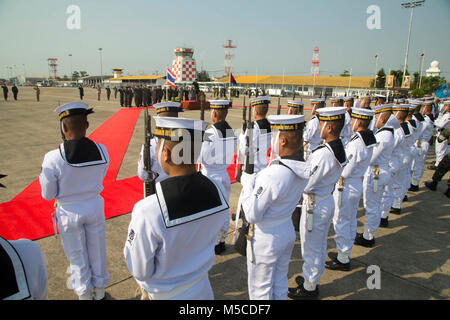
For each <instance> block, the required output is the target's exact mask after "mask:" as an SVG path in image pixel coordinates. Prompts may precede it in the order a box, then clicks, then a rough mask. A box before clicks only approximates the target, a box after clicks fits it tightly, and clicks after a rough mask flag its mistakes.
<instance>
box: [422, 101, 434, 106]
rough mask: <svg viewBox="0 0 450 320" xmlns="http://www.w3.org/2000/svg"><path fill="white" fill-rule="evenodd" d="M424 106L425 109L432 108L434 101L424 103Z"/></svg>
mask: <svg viewBox="0 0 450 320" xmlns="http://www.w3.org/2000/svg"><path fill="white" fill-rule="evenodd" d="M422 106H423V107H432V106H433V101H424V102H422Z"/></svg>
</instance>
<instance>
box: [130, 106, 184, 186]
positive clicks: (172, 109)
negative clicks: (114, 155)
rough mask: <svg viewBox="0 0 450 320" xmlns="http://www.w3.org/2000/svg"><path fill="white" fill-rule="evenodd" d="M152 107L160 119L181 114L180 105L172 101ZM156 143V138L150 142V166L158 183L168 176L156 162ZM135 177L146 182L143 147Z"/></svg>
mask: <svg viewBox="0 0 450 320" xmlns="http://www.w3.org/2000/svg"><path fill="white" fill-rule="evenodd" d="M153 107H155V110H156V114H157V115H158V116H160V117H178V113H179V112H183V108H182V107H181V103H179V102H174V101H170V102H161V103H155V104H154V105H153ZM157 143H158V138H157V137H153V139H151V140H150V164H151V168H152V171H153V172H156V173H157V176H156V179H155V182H160V181H162V180H164V179H167V178H168V177H169V176H168V175H167V174H166V173H165V172H164V171H163V169H161V166H160V165H159V162H158V161H156V144H157ZM137 176H138V177H139V179H141V180H142V181H146V180H147V179H148V172H147V171H145V170H144V145H142V148H141V153H140V154H139V162H138V170H137Z"/></svg>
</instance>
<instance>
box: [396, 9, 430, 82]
mask: <svg viewBox="0 0 450 320" xmlns="http://www.w3.org/2000/svg"><path fill="white" fill-rule="evenodd" d="M424 3H425V0H422V1H412V2H406V3H402V7H403V8H411V16H410V18H409V31H408V42H407V44H406V54H405V65H404V66H403V77H404V76H405V75H406V65H407V63H408V51H409V41H410V40H411V27H412V19H413V13H414V8H415V7H420V6H423V4H424Z"/></svg>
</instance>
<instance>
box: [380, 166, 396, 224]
mask: <svg viewBox="0 0 450 320" xmlns="http://www.w3.org/2000/svg"><path fill="white" fill-rule="evenodd" d="M394 179H396V174H395V173H394V174H393V175H392V176H391V178H390V179H389V181H388V183H387V184H386V185H385V186H384V188H383V195H382V196H381V218H384V219H385V218H387V217H389V211H391V208H392V205H393V204H394V189H393V184H394Z"/></svg>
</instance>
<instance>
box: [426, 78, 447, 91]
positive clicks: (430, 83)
mask: <svg viewBox="0 0 450 320" xmlns="http://www.w3.org/2000/svg"><path fill="white" fill-rule="evenodd" d="M445 82H446V81H445V78H443V77H422V85H421V87H420V88H421V89H423V91H424V92H425V94H432V93H434V92H435V91H436V90H437V89H439V88H440V87H441V86H442V85H443V84H444V83H445Z"/></svg>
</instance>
